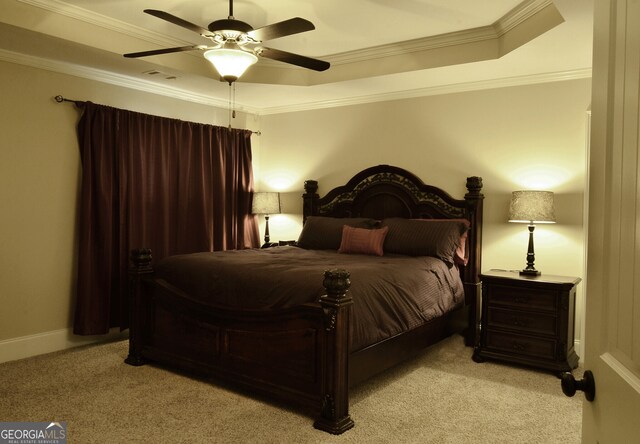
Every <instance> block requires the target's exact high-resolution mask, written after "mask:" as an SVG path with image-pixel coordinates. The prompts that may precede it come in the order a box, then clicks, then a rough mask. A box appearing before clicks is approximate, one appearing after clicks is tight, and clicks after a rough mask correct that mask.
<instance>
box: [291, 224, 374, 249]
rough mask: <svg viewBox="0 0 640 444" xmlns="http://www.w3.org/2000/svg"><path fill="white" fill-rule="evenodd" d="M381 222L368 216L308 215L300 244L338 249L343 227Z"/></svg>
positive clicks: (359, 226)
mask: <svg viewBox="0 0 640 444" xmlns="http://www.w3.org/2000/svg"><path fill="white" fill-rule="evenodd" d="M379 224H380V222H379V221H377V220H375V219H369V218H366V217H352V218H341V217H323V216H309V217H307V220H306V222H305V223H304V227H302V232H301V233H300V237H299V238H298V246H299V247H302V248H306V249H307V250H337V249H338V248H340V242H341V241H342V227H343V226H345V225H348V226H350V227H356V228H374V227H376V226H378V225H379Z"/></svg>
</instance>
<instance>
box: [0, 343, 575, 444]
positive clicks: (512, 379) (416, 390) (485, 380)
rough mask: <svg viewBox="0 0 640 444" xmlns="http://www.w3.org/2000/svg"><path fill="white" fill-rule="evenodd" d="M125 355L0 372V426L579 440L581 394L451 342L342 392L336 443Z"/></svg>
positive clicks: (221, 389)
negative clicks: (347, 425)
mask: <svg viewBox="0 0 640 444" xmlns="http://www.w3.org/2000/svg"><path fill="white" fill-rule="evenodd" d="M127 347H128V343H127V341H120V342H113V343H107V344H100V345H94V346H88V347H81V348H76V349H72V350H66V351H63V352H57V353H52V354H48V355H42V356H36V357H33V358H28V359H23V360H20V361H14V362H8V363H4V364H2V365H0V421H4V422H7V421H42V422H45V421H66V422H67V428H68V437H69V438H68V442H69V443H148V442H154V443H183V442H184V443H186V442H188V443H364V442H367V443H456V444H461V443H475V444H478V443H492V444H493V443H536V444H541V443H549V444H551V443H563V444H569V443H579V442H580V433H581V417H582V397H580V396H576V397H574V398H567V397H565V396H564V395H563V394H562V391H561V389H560V382H559V379H558V378H557V377H556V376H555V375H554V374H552V373H548V372H544V371H536V370H531V369H524V368H518V367H513V366H509V365H504V364H499V363H492V362H484V363H481V364H478V363H475V362H473V361H472V360H471V354H472V349H471V348H468V347H465V346H464V345H463V341H462V338H461V337H460V336H452V337H450V338H448V339H446V340H444V341H442V342H440V343H439V344H436V345H434V346H432V347H431V348H429V349H427V350H426V351H425V352H424V353H422V354H421V355H420V356H418V357H417V358H416V359H414V360H411V361H409V362H407V363H405V364H403V365H400V366H398V367H395V368H394V369H392V370H390V371H387V372H385V373H383V374H382V375H379V376H377V377H375V378H373V379H371V380H369V381H367V382H365V383H363V384H361V385H360V386H358V387H356V388H354V389H352V391H351V407H350V414H351V417H352V418H353V420H354V421H355V423H356V425H355V427H354V428H353V429H351V430H349V431H347V432H345V433H344V434H342V435H339V436H333V435H330V434H327V433H325V432H321V431H319V430H315V429H314V428H313V426H312V424H313V418H311V417H309V416H307V415H305V414H304V413H303V412H300V411H297V410H295V409H291V408H288V407H286V406H282V405H280V404H276V403H272V402H269V401H268V400H265V399H263V398H256V397H252V396H247V395H246V393H245V394H243V393H242V392H239V391H235V390H233V389H230V388H229V387H227V386H224V385H220V384H216V383H215V382H213V381H209V380H202V379H197V378H194V377H191V376H189V375H185V374H181V373H178V372H174V371H171V370H167V369H165V368H161V367H156V366H153V365H145V366H142V367H132V366H129V365H126V364H125V363H124V362H123V360H124V358H125V357H126V355H127ZM575 373H576V377H578V376H579V374H578V373H579V372H575Z"/></svg>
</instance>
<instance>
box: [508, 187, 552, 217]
mask: <svg viewBox="0 0 640 444" xmlns="http://www.w3.org/2000/svg"><path fill="white" fill-rule="evenodd" d="M555 221H556V215H555V211H554V209H553V193H552V192H551V191H531V190H528V191H514V192H513V193H512V194H511V205H510V206H509V222H524V223H529V224H534V223H536V224H544V223H548V224H552V223H555Z"/></svg>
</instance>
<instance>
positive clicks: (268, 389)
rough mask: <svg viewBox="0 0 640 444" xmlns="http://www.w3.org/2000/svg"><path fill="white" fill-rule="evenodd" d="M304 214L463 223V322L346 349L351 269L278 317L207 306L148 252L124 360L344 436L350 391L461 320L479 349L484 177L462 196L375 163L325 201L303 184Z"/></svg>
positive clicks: (137, 263)
mask: <svg viewBox="0 0 640 444" xmlns="http://www.w3.org/2000/svg"><path fill="white" fill-rule="evenodd" d="M304 186H305V194H304V195H303V215H304V219H305V220H306V219H307V218H308V217H309V216H329V217H370V218H374V219H379V220H382V219H385V218H389V217H402V218H409V219H414V218H419V219H467V220H468V221H469V222H470V224H471V225H470V230H469V232H468V239H467V247H468V262H467V265H466V266H460V267H459V268H460V273H461V277H462V282H463V285H464V298H465V307H464V310H465V312H464V314H463V316H452V315H451V314H448V315H446V316H443V317H441V318H437V319H434V320H432V321H429V322H427V323H426V324H423V325H421V326H420V327H417V328H414V329H412V330H409V331H406V332H404V333H402V334H398V335H396V336H393V337H391V338H389V339H386V340H383V341H381V342H378V343H376V344H374V345H371V346H368V347H366V348H363V349H361V350H358V351H356V352H350V348H349V328H350V315H351V306H352V303H353V301H352V299H351V295H350V293H349V291H348V290H349V286H350V280H349V272H348V271H347V270H341V269H332V270H327V271H326V272H325V273H324V280H323V286H324V288H325V290H326V295H325V296H323V297H321V298H320V300H319V302H313V303H305V304H303V305H299V306H294V307H289V308H283V309H278V310H268V311H265V310H260V311H256V310H249V311H247V310H238V309H220V308H216V309H213V308H211V307H210V306H207V305H203V304H200V303H199V302H198V301H197V300H196V299H195V298H193V297H190V295H188V294H186V293H184V292H183V291H182V290H179V289H177V288H176V287H174V286H172V285H169V284H168V283H167V282H166V281H164V280H162V279H159V278H156V277H154V272H153V268H152V266H151V252H150V251H149V250H148V249H139V250H135V251H134V252H132V267H131V277H132V279H131V290H132V295H133V303H132V304H131V322H130V340H129V356H128V357H127V358H126V360H125V362H127V363H128V364H131V365H136V366H137V365H143V364H145V363H146V362H155V363H160V364H166V365H169V366H172V367H176V368H180V369H184V370H188V371H195V372H197V373H199V374H204V375H207V376H213V377H214V378H217V379H220V380H223V381H227V382H231V383H233V384H234V385H236V386H239V387H241V388H245V389H248V390H249V391H251V392H254V393H257V394H261V395H266V396H268V397H270V398H273V399H277V400H280V401H284V402H286V403H289V404H294V405H298V406H300V407H302V408H305V409H308V410H309V411H310V412H312V414H313V415H315V416H316V419H315V422H314V427H316V428H318V429H321V430H324V431H327V432H330V433H333V434H340V433H343V432H344V431H346V430H348V429H350V428H351V427H353V425H354V422H353V420H352V419H351V417H350V416H349V387H350V386H353V385H355V384H357V383H359V382H361V381H363V380H365V379H367V378H369V377H371V376H372V375H374V374H376V373H379V372H381V371H383V370H385V369H387V368H390V367H392V366H394V365H396V364H398V363H399V362H402V361H404V360H406V359H408V358H410V357H412V356H414V355H415V354H416V353H418V352H419V351H420V350H422V349H424V348H425V347H427V346H429V345H432V344H433V343H435V342H437V341H439V340H441V339H443V338H444V337H446V336H448V335H449V334H451V329H452V324H453V322H452V319H454V318H458V319H460V318H462V319H464V324H465V326H464V332H463V334H464V335H465V342H466V344H467V345H470V346H473V345H475V344H476V343H477V339H478V328H479V322H478V318H479V304H478V293H479V289H480V288H479V285H480V283H479V274H480V266H481V263H480V260H481V254H480V253H481V244H482V203H483V195H482V194H481V189H482V180H481V178H479V177H469V178H467V181H466V186H467V190H468V192H467V193H466V195H465V196H464V199H454V198H453V197H451V196H450V195H449V194H448V193H446V192H445V191H443V190H441V189H439V188H436V187H434V186H430V185H425V184H424V183H423V182H422V181H421V180H420V179H418V178H417V177H416V176H414V175H413V174H411V173H409V172H408V171H406V170H403V169H401V168H397V167H393V166H388V165H379V166H375V167H372V168H368V169H366V170H364V171H362V172H360V173H358V174H357V175H356V176H354V177H353V178H352V179H351V180H350V181H349V182H348V183H347V184H346V185H344V186H340V187H337V188H335V189H333V190H331V191H330V192H329V193H327V194H326V195H325V196H324V197H322V198H321V197H319V195H318V194H317V191H318V183H317V182H316V181H313V180H308V181H306V182H305V185H304Z"/></svg>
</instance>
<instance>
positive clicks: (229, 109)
mask: <svg viewBox="0 0 640 444" xmlns="http://www.w3.org/2000/svg"><path fill="white" fill-rule="evenodd" d="M231 91H232V89H231V83H229V106H228V111H229V131H231Z"/></svg>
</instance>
